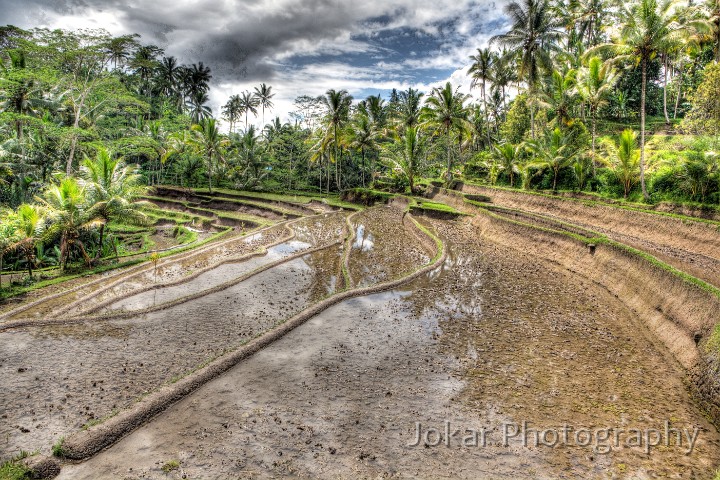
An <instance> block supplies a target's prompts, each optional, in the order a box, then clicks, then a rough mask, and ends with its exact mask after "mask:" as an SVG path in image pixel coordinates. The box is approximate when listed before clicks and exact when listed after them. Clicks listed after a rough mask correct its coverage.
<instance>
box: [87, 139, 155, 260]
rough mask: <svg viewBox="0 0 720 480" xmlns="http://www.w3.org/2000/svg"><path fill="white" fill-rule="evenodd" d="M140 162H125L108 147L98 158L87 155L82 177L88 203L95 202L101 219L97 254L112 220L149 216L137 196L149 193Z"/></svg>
mask: <svg viewBox="0 0 720 480" xmlns="http://www.w3.org/2000/svg"><path fill="white" fill-rule="evenodd" d="M138 172H139V170H138V167H137V166H129V165H125V162H123V161H122V160H121V159H119V158H113V157H112V154H111V153H110V152H109V151H108V150H106V149H104V148H101V149H98V152H97V155H96V157H95V158H94V159H89V158H87V157H85V160H84V161H83V162H82V164H81V165H80V177H81V178H82V179H83V181H84V183H85V187H86V189H87V195H88V203H89V204H90V205H92V206H93V208H94V210H95V212H96V214H97V218H98V219H99V220H100V221H101V222H102V223H100V232H99V233H100V239H99V241H98V250H97V254H96V256H97V257H99V256H100V255H101V254H102V246H103V234H104V233H105V226H106V225H107V224H108V223H110V222H111V221H119V222H122V223H130V224H142V223H144V222H145V220H146V216H145V215H144V214H143V213H142V212H141V211H140V206H141V203H139V202H136V201H135V200H136V199H137V198H138V197H139V196H141V195H142V194H143V193H145V191H146V188H145V187H144V186H143V185H142V184H141V181H142V177H141V176H140V174H139V173H138Z"/></svg>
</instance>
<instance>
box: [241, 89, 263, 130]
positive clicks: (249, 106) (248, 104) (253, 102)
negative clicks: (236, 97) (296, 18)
mask: <svg viewBox="0 0 720 480" xmlns="http://www.w3.org/2000/svg"><path fill="white" fill-rule="evenodd" d="M259 104H260V102H259V100H258V99H257V97H256V96H255V95H253V94H251V93H250V92H248V91H244V92H243V93H242V95H240V104H239V105H240V111H242V112H244V113H245V130H247V129H248V112H250V113H252V114H253V115H255V116H257V113H258V111H257V107H258V105H259Z"/></svg>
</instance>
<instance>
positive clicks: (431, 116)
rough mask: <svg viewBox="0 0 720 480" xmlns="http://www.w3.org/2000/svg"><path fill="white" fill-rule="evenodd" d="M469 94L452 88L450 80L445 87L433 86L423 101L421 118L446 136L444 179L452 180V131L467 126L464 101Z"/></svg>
mask: <svg viewBox="0 0 720 480" xmlns="http://www.w3.org/2000/svg"><path fill="white" fill-rule="evenodd" d="M468 98H469V95H465V94H463V93H460V92H459V91H458V89H453V88H452V85H451V84H450V82H447V83H446V84H445V87H443V88H440V87H435V88H434V89H433V91H432V94H431V95H430V96H429V97H428V99H427V100H426V102H425V108H424V109H423V113H422V120H423V123H424V124H425V125H429V126H433V127H435V128H438V129H439V130H441V131H444V133H445V136H446V138H447V172H446V174H445V176H446V181H447V183H448V184H449V183H450V181H451V180H452V148H451V145H452V141H451V136H452V133H453V132H458V131H462V130H463V129H465V128H466V127H467V109H466V108H465V102H466V101H467V100H468Z"/></svg>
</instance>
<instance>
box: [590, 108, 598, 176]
mask: <svg viewBox="0 0 720 480" xmlns="http://www.w3.org/2000/svg"><path fill="white" fill-rule="evenodd" d="M590 113H591V114H592V168H593V176H595V175H596V174H597V167H596V165H595V138H596V137H597V108H596V109H593V108H591V109H590Z"/></svg>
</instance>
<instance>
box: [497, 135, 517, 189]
mask: <svg viewBox="0 0 720 480" xmlns="http://www.w3.org/2000/svg"><path fill="white" fill-rule="evenodd" d="M523 147H524V146H523V144H521V143H520V144H517V145H513V144H512V143H509V142H505V143H501V144H500V145H493V150H492V156H493V158H494V159H495V160H497V161H498V162H499V163H500V165H502V167H503V170H504V171H506V172H508V177H509V179H510V186H511V187H513V186H514V180H515V173H518V167H517V165H518V163H519V162H520V158H521V157H522V151H523Z"/></svg>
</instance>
